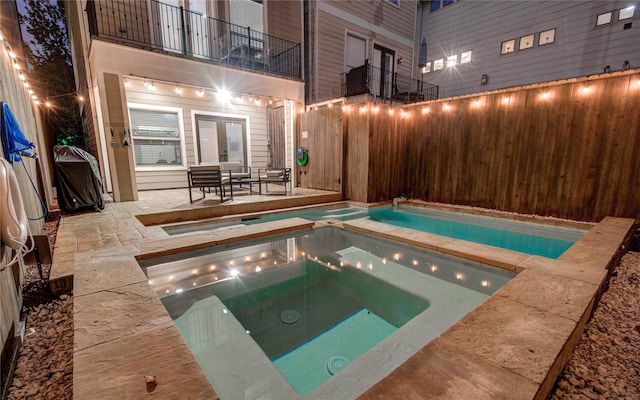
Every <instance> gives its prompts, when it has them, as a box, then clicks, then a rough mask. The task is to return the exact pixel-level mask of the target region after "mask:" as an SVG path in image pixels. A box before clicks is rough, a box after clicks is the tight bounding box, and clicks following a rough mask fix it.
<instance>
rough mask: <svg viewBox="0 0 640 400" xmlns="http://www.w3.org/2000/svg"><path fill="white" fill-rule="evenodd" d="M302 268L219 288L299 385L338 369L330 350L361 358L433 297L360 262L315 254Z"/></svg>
mask: <svg viewBox="0 0 640 400" xmlns="http://www.w3.org/2000/svg"><path fill="white" fill-rule="evenodd" d="M299 268H300V269H301V271H300V275H299V276H296V277H295V278H292V279H287V280H284V281H279V279H278V278H276V277H275V274H272V273H271V272H273V271H265V272H264V273H262V274H253V275H249V276H246V277H244V278H243V280H242V282H241V283H240V280H239V279H236V280H234V281H233V282H231V283H230V284H228V285H227V287H226V288H225V289H224V290H223V289H220V290H215V289H214V290H213V294H215V295H217V296H218V298H220V300H221V301H222V302H223V303H224V304H225V305H226V306H227V308H228V309H229V311H231V313H232V314H233V315H234V316H235V317H236V318H237V319H238V321H239V322H240V323H241V324H242V326H243V327H244V328H245V329H246V330H247V331H248V332H249V334H250V335H251V337H252V338H253V340H255V341H256V343H257V344H258V345H259V346H260V347H261V348H262V350H263V351H264V352H265V354H266V355H267V357H269V359H271V360H272V361H273V360H276V361H274V364H275V365H276V367H277V368H278V369H279V370H280V372H282V374H283V375H284V376H285V378H287V380H289V382H290V383H291V384H292V385H293V386H294V388H296V389H297V390H298V391H299V392H300V393H308V392H310V391H311V390H313V389H314V388H315V387H316V386H318V385H319V384H321V383H322V382H324V381H325V380H326V379H328V378H329V377H330V376H331V374H330V373H329V371H328V369H327V362H328V360H329V358H330V357H331V356H334V355H336V354H344V355H345V356H347V357H348V358H349V359H356V358H357V357H359V356H360V355H362V354H364V353H365V352H366V351H368V350H369V349H370V348H371V347H373V345H375V344H376V343H377V342H379V341H380V340H382V339H384V338H385V337H387V336H388V335H390V334H391V333H393V332H394V331H395V330H396V328H398V327H400V326H402V325H404V324H405V323H406V322H407V321H408V320H410V319H411V318H413V317H414V316H416V315H417V314H419V313H421V312H422V311H424V310H425V309H426V308H427V307H428V305H429V304H428V302H427V301H426V300H424V299H421V298H420V297H417V296H414V295H411V294H410V293H407V292H405V291H403V290H401V289H399V288H397V287H395V286H391V285H389V284H388V283H386V282H384V281H381V280H380V279H377V278H375V277H373V276H371V275H367V274H362V273H360V272H358V271H357V270H356V269H352V268H342V269H331V268H327V267H326V266H324V265H322V264H321V263H318V262H315V261H313V260H308V259H306V260H302V261H301V262H300V266H299ZM271 275H273V276H271ZM252 280H253V281H255V282H251V281H252ZM249 288H251V289H249ZM253 288H255V289H253ZM332 328H333V329H332ZM353 335H355V336H353ZM314 338H316V339H314ZM303 345H304V346H303ZM301 346H302V347H301Z"/></svg>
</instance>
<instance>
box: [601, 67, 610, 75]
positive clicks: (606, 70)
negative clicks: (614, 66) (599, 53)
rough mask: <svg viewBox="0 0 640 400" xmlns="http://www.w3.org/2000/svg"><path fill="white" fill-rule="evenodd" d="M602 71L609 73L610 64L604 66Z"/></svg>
mask: <svg viewBox="0 0 640 400" xmlns="http://www.w3.org/2000/svg"><path fill="white" fill-rule="evenodd" d="M602 72H605V73H607V74H610V73H611V65H607V66H606V67H604V70H603V71H602Z"/></svg>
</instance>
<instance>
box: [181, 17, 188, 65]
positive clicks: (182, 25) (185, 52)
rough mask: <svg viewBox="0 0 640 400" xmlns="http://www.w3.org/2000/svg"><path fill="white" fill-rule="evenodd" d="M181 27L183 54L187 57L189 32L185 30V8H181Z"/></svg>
mask: <svg viewBox="0 0 640 400" xmlns="http://www.w3.org/2000/svg"><path fill="white" fill-rule="evenodd" d="M180 27H181V28H182V35H181V36H182V54H184V55H187V30H186V29H185V27H186V24H185V23H184V7H183V6H180Z"/></svg>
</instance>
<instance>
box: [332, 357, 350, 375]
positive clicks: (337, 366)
mask: <svg viewBox="0 0 640 400" xmlns="http://www.w3.org/2000/svg"><path fill="white" fill-rule="evenodd" d="M350 362H351V361H349V359H348V358H347V357H345V356H333V357H331V358H330V359H329V361H328V362H327V369H328V370H329V373H330V374H331V375H335V374H337V373H338V372H340V370H341V369H342V368H344V367H346V366H347V365H349V363H350Z"/></svg>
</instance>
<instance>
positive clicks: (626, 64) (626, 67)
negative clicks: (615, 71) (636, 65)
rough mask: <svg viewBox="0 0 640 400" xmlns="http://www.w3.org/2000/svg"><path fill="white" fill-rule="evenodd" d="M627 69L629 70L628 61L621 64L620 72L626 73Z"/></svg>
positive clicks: (629, 64)
mask: <svg viewBox="0 0 640 400" xmlns="http://www.w3.org/2000/svg"><path fill="white" fill-rule="evenodd" d="M628 69H631V63H630V62H629V60H624V62H623V63H622V70H623V71H626V70H628Z"/></svg>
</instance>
